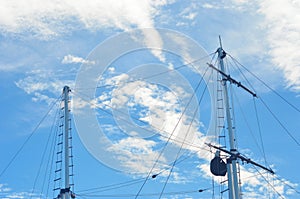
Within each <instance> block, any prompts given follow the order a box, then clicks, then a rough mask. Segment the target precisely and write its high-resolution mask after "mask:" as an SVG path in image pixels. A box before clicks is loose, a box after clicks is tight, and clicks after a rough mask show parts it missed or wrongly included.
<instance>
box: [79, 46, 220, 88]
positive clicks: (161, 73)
mask: <svg viewBox="0 0 300 199" xmlns="http://www.w3.org/2000/svg"><path fill="white" fill-rule="evenodd" d="M212 55H213V56H215V55H216V52H213V53H210V54H208V55H206V56H203V57H201V58H199V59H196V60H193V61H190V62H188V63H185V64H182V65H179V66H177V67H174V68H173V69H168V70H166V71H163V72H159V73H156V74H152V75H149V76H146V77H143V78H140V79H136V80H129V81H124V82H122V83H123V84H124V83H132V82H135V81H139V80H145V79H151V78H153V77H157V76H160V75H163V74H166V73H170V72H174V71H176V70H178V69H181V68H184V67H188V66H189V65H192V67H193V68H194V69H196V68H195V67H194V66H193V64H195V63H197V62H199V61H201V60H203V59H205V58H207V57H210V56H212ZM196 70H197V69H196ZM118 85H119V84H114V86H118ZM109 86H112V85H110V84H108V85H100V86H97V87H96V88H104V87H109ZM76 89H77V90H83V89H95V88H94V87H93V88H76Z"/></svg>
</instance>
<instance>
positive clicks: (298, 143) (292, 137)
mask: <svg viewBox="0 0 300 199" xmlns="http://www.w3.org/2000/svg"><path fill="white" fill-rule="evenodd" d="M259 99H260V101H261V102H262V103H263V105H264V106H265V107H266V108H267V110H268V111H269V112H270V114H271V115H272V116H273V118H274V119H275V120H276V121H277V122H278V124H279V125H280V126H281V128H282V129H283V130H284V131H285V132H286V133H287V135H288V136H289V137H290V138H291V139H292V140H293V141H294V142H295V143H296V144H297V145H298V146H299V147H300V142H299V141H298V140H297V139H296V138H295V137H294V136H293V135H292V133H291V132H290V131H289V130H288V129H287V128H286V127H285V126H284V125H283V123H282V122H281V121H280V120H279V119H278V117H277V116H276V115H275V114H274V113H273V112H272V110H271V109H270V107H269V106H268V105H267V103H266V102H265V101H264V100H263V99H262V98H261V97H260V98H259Z"/></svg>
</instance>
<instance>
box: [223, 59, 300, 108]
mask: <svg viewBox="0 0 300 199" xmlns="http://www.w3.org/2000/svg"><path fill="white" fill-rule="evenodd" d="M227 55H229V56H230V57H231V58H232V59H233V60H234V61H235V62H236V63H238V64H239V65H240V66H242V67H243V68H244V69H245V70H246V71H247V72H248V73H250V74H251V75H252V76H253V77H255V78H256V79H257V80H258V81H260V82H261V83H262V84H263V85H264V86H266V87H267V88H268V89H269V90H271V91H272V92H273V93H275V94H276V95H277V96H278V97H279V98H281V99H282V100H283V101H284V102H286V103H287V104H288V105H289V106H291V107H292V108H293V109H295V110H296V111H297V112H299V113H300V108H298V107H297V106H295V105H294V104H292V103H291V102H289V101H288V100H287V99H285V98H284V97H283V96H282V95H280V93H278V92H277V91H276V90H275V89H273V88H272V87H270V86H269V85H268V84H267V83H266V82H264V81H263V80H262V79H260V78H259V77H258V76H257V75H255V74H254V73H253V72H251V71H250V70H249V69H247V68H246V67H245V66H244V65H243V64H241V63H240V62H239V61H237V60H236V59H235V58H234V57H232V56H231V55H230V54H227Z"/></svg>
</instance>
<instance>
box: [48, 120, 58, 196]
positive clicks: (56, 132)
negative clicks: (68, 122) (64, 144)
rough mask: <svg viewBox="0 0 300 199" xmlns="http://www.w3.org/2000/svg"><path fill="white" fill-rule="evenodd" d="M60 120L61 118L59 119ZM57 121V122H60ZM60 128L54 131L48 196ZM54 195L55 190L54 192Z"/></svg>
mask: <svg viewBox="0 0 300 199" xmlns="http://www.w3.org/2000/svg"><path fill="white" fill-rule="evenodd" d="M58 121H59V120H58ZM58 121H57V122H58ZM58 131H59V130H58V128H56V131H55V133H54V139H53V142H52V151H51V154H52V155H51V160H50V162H51V164H50V169H49V174H48V185H47V192H46V197H48V193H49V189H50V184H51V176H52V168H53V165H54V156H55V149H56V142H57V137H58ZM53 197H54V192H53Z"/></svg>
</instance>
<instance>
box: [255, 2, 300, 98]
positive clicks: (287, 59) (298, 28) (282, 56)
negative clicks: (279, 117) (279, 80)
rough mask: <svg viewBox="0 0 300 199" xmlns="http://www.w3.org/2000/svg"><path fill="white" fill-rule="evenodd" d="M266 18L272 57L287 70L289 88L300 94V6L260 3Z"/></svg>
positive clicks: (297, 3) (276, 64)
mask: <svg viewBox="0 0 300 199" xmlns="http://www.w3.org/2000/svg"><path fill="white" fill-rule="evenodd" d="M258 3H259V6H260V9H259V12H260V13H261V14H263V15H264V16H265V20H266V21H265V27H266V28H267V38H266V39H267V41H268V43H269V45H270V51H269V55H270V56H271V58H272V62H273V64H274V68H278V69H280V70H281V71H283V74H284V78H285V80H286V83H287V86H288V87H290V88H291V89H293V90H294V91H297V92H300V64H299V63H300V56H299V45H300V39H299V38H300V14H299V10H300V3H299V1H293V0H287V1H286V0H271V1H270V0H264V1H258Z"/></svg>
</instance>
